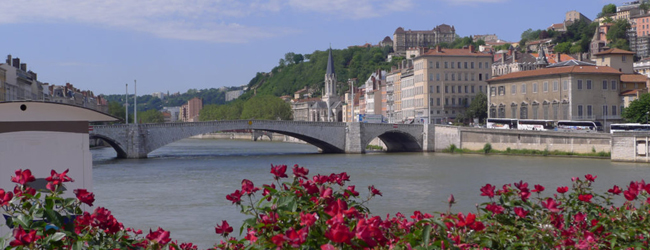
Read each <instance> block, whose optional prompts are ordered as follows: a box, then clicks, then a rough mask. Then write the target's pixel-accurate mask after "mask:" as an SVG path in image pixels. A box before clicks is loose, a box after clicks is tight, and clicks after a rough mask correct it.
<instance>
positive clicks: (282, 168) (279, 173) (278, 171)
mask: <svg viewBox="0 0 650 250" xmlns="http://www.w3.org/2000/svg"><path fill="white" fill-rule="evenodd" d="M286 172H287V165H276V166H273V165H271V173H272V174H273V175H275V176H274V177H273V178H275V179H276V180H279V179H280V178H287V173H286Z"/></svg>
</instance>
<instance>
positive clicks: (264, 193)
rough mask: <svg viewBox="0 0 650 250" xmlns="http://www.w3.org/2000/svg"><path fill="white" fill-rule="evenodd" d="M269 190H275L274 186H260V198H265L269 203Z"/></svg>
mask: <svg viewBox="0 0 650 250" xmlns="http://www.w3.org/2000/svg"><path fill="white" fill-rule="evenodd" d="M270 189H275V184H271V186H269V185H266V184H264V185H262V196H264V197H266V200H267V201H271V198H272V197H271V196H270V195H269V194H271V191H270ZM267 196H268V197H267ZM227 198H228V197H227V196H226V199H227Z"/></svg>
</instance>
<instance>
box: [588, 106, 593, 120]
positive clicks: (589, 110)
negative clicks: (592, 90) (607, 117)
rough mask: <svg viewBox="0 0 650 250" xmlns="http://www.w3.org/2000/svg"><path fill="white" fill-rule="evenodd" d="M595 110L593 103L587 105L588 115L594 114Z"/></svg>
mask: <svg viewBox="0 0 650 250" xmlns="http://www.w3.org/2000/svg"><path fill="white" fill-rule="evenodd" d="M593 111H594V110H593V108H592V107H591V105H587V117H591V116H592V115H593ZM587 119H591V118H587Z"/></svg>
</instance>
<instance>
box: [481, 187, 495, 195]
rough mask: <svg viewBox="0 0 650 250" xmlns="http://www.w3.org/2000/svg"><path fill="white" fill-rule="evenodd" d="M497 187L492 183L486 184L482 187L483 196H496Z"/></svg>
mask: <svg viewBox="0 0 650 250" xmlns="http://www.w3.org/2000/svg"><path fill="white" fill-rule="evenodd" d="M495 188H496V187H495V186H492V185H491V184H486V185H485V186H483V187H482V188H481V196H487V197H490V198H492V197H494V189H495Z"/></svg>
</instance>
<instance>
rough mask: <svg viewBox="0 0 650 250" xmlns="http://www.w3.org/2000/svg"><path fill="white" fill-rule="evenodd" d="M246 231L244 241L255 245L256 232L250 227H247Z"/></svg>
mask: <svg viewBox="0 0 650 250" xmlns="http://www.w3.org/2000/svg"><path fill="white" fill-rule="evenodd" d="M247 230H248V233H246V237H244V239H247V240H248V241H250V242H253V243H255V242H256V241H257V230H255V229H253V228H252V227H249V228H248V229H247Z"/></svg>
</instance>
